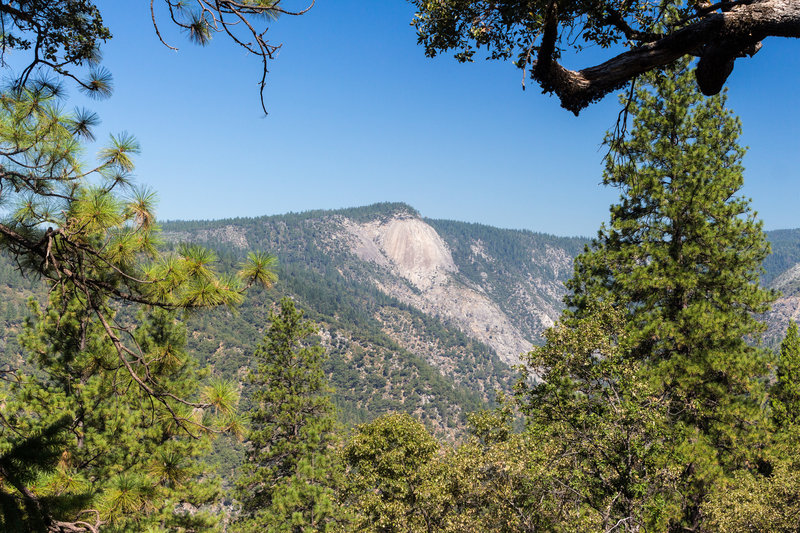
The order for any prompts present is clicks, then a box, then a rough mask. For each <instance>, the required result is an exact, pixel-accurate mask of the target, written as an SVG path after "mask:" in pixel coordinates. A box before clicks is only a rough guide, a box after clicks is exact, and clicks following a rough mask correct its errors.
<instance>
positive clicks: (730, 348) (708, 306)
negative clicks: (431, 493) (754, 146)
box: [528, 62, 773, 531]
mask: <svg viewBox="0 0 800 533" xmlns="http://www.w3.org/2000/svg"><path fill="white" fill-rule="evenodd" d="M643 82H644V83H642V84H640V85H639V88H638V90H637V91H636V98H635V99H634V100H633V102H632V103H631V104H630V107H629V108H628V112H629V113H630V116H631V117H632V121H631V125H630V126H631V129H630V132H629V133H628V134H627V135H625V136H614V137H610V141H609V142H610V143H611V144H610V153H609V156H608V159H607V163H606V170H605V174H604V181H605V183H606V184H607V185H611V186H615V187H618V188H619V189H620V193H621V197H620V202H619V203H618V204H616V205H614V206H612V208H611V222H610V225H609V226H608V227H605V226H604V227H603V228H602V229H601V230H600V232H599V234H598V237H597V239H596V240H595V241H594V242H593V244H592V246H591V248H590V249H587V250H586V252H585V253H584V254H583V255H581V256H579V257H578V258H577V259H576V262H575V275H574V277H573V279H572V280H571V281H570V282H569V284H568V287H569V289H570V290H571V294H570V295H569V296H568V297H567V298H566V303H567V304H568V305H569V306H570V308H571V309H570V310H569V311H568V312H567V313H566V314H565V316H564V318H563V319H562V324H563V325H564V326H565V327H568V328H569V327H574V326H576V325H578V324H581V323H582V322H583V321H585V320H591V319H592V317H593V316H595V315H596V314H597V312H598V309H599V308H600V309H601V308H603V307H604V306H612V307H615V308H618V309H620V310H622V323H623V325H622V326H621V327H622V333H624V335H621V334H620V333H614V332H609V333H611V334H612V336H611V337H610V338H611V339H614V342H615V343H617V342H619V341H620V340H621V339H623V338H624V343H622V344H619V345H618V346H614V347H613V348H614V351H616V352H617V354H618V355H617V356H616V357H615V358H617V359H618V360H619V361H620V363H621V364H623V366H622V367H620V368H627V370H626V372H629V373H631V379H633V380H634V381H633V384H632V385H629V386H634V387H635V388H641V394H644V396H641V395H640V394H638V393H637V394H636V395H634V396H627V395H626V397H628V398H629V399H631V398H636V397H638V398H639V400H637V401H636V402H634V403H633V404H629V405H627V406H626V407H625V410H628V409H634V411H633V412H636V411H637V410H638V409H639V408H640V407H642V406H643V405H644V404H642V403H641V400H642V399H645V400H646V399H647V398H652V399H656V400H658V402H657V403H656V404H655V405H657V406H659V407H658V408H657V412H663V413H664V414H665V416H666V420H665V421H664V422H661V423H659V427H661V428H662V429H663V430H664V431H665V432H664V433H663V434H662V435H658V434H655V435H650V436H649V437H648V439H652V441H653V442H657V443H663V445H665V446H666V448H665V451H664V455H663V461H664V464H663V465H661V466H658V459H657V458H653V459H652V460H653V461H655V462H654V466H656V467H658V470H663V469H666V470H668V471H670V472H672V474H674V476H675V480H674V483H675V487H676V491H677V492H676V497H677V500H676V505H678V506H679V508H678V509H676V510H674V511H669V510H668V507H669V506H667V507H665V511H664V512H668V513H669V514H670V515H671V519H670V524H669V527H670V528H671V529H675V530H681V528H689V529H691V530H694V531H697V530H699V529H701V527H702V526H701V523H702V515H701V504H702V502H703V500H704V498H705V497H706V496H707V494H708V492H709V491H710V488H711V486H713V484H714V483H715V482H716V481H718V480H719V479H720V476H724V475H728V474H730V473H732V472H734V471H736V470H737V469H740V468H745V467H747V466H748V465H750V464H753V462H754V457H753V456H752V455H753V453H756V452H757V451H758V447H757V446H753V444H755V443H757V442H760V441H761V439H760V437H759V433H758V431H759V428H763V425H762V424H761V422H762V419H763V411H762V409H761V405H762V402H763V399H764V390H763V386H762V383H763V376H765V374H766V369H767V366H766V357H765V355H764V352H763V351H761V350H759V349H758V348H757V347H754V346H752V345H750V344H748V340H752V339H755V338H756V336H757V334H758V333H759V332H760V331H761V330H762V326H761V324H760V323H759V322H758V321H757V319H756V318H754V315H755V314H757V313H762V312H764V311H765V310H766V309H767V306H768V303H769V302H770V301H771V299H772V298H773V294H771V293H770V292H768V291H765V290H764V289H762V288H761V287H759V285H758V274H759V272H760V265H761V261H762V260H763V259H764V257H766V255H767V254H768V252H769V246H768V243H767V242H766V239H765V236H764V233H763V232H762V230H761V224H760V223H759V222H757V221H756V220H755V215H754V213H752V211H750V209H749V206H748V201H747V200H746V199H744V198H742V197H739V196H736V195H737V192H738V190H739V188H740V187H741V185H742V171H743V169H742V166H741V158H742V156H743V153H744V150H743V149H742V148H741V147H740V146H739V145H738V144H737V138H738V136H739V133H740V129H741V128H740V124H739V121H738V120H737V119H736V118H734V117H733V116H732V115H731V113H730V111H728V110H727V109H725V107H724V103H725V98H724V95H721V96H716V97H713V98H704V97H703V96H702V95H700V94H699V93H698V92H697V91H696V89H695V88H694V85H693V83H692V80H691V71H690V69H689V68H688V64H687V63H686V62H682V63H680V64H678V65H677V66H676V67H675V68H673V69H670V70H668V71H666V72H665V73H664V74H663V75H649V76H648V77H647V78H646V79H645V80H643ZM598 306H600V307H598ZM559 340H560V336H555V337H553V338H552V339H551V338H550V337H548V345H546V346H545V348H543V350H544V351H539V352H538V353H539V354H540V356H537V355H536V353H537V352H534V356H533V357H532V359H531V362H532V369H534V370H539V371H542V368H541V367H537V366H536V365H537V364H541V363H543V364H545V368H544V372H545V375H546V378H545V380H544V382H543V383H542V384H540V385H539V386H538V387H534V388H533V394H531V395H530V398H532V400H533V401H532V402H531V403H530V404H529V406H528V407H529V408H530V410H531V412H532V411H534V410H536V409H537V408H542V407H544V406H547V405H552V402H554V401H556V400H557V399H559V398H571V397H570V396H569V394H567V395H563V394H561V393H560V392H559V390H561V389H559V390H554V391H552V394H544V395H542V394H539V392H537V391H547V389H548V388H553V387H561V386H562V385H563V390H562V392H568V391H569V390H573V391H574V392H575V393H581V394H585V395H586V397H585V402H589V403H591V398H592V395H596V394H600V393H601V391H602V390H603V387H604V385H603V383H604V381H603V380H606V383H607V384H611V383H621V382H622V380H623V376H622V375H619V374H616V371H615V373H614V374H612V375H609V376H605V377H602V376H586V375H585V374H584V375H581V374H579V373H577V372H578V370H581V369H582V368H584V367H585V368H593V367H595V366H597V365H602V364H605V362H606V358H607V357H608V356H609V353H608V352H607V351H597V350H591V349H590V350H583V349H581V350H579V351H577V352H576V353H575V354H572V355H570V356H569V357H573V356H574V357H576V358H578V361H577V362H576V363H574V364H572V368H566V369H565V372H562V373H561V374H560V375H561V377H562V378H563V381H562V382H558V381H557V380H552V378H551V377H550V375H549V374H548V372H549V371H551V370H552V369H553V368H555V367H556V366H557V365H558V363H556V362H555V361H553V360H552V359H551V358H550V359H548V357H546V356H547V353H548V352H552V353H558V351H559V350H566V353H571V352H569V348H568V345H566V346H565V345H559V344H558V341H559ZM564 357H567V356H566V355H564ZM581 371H582V370H581ZM626 379H627V378H626ZM598 386H599V387H600V388H599V389H598ZM632 392H633V391H631V392H630V393H631V394H632ZM579 403H580V402H579ZM662 409H663V410H662ZM601 412H602V411H601ZM643 421H644V420H643V419H641V418H640V417H634V418H633V419H632V420H631V423H632V424H633V426H632V428H637V427H640V424H641V423H642V422H643ZM667 430H668V431H667ZM642 445H643V446H645V447H644V448H642V449H643V450H650V448H648V446H649V444H647V443H644V442H643V443H642ZM648 453H650V452H649V451H648ZM621 458H622V457H620V459H621ZM620 466H621V465H618V467H620ZM649 472H650V474H648V475H652V473H653V472H654V471H653V470H650V471H649ZM646 479H647V478H644V479H643V481H644V480H646ZM651 480H652V478H651ZM603 490H605V489H603Z"/></svg>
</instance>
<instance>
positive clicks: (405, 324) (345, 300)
mask: <svg viewBox="0 0 800 533" xmlns="http://www.w3.org/2000/svg"><path fill="white" fill-rule="evenodd" d="M162 227H163V231H162V239H163V240H164V241H165V243H166V246H167V247H176V246H178V245H179V243H182V242H197V243H200V244H204V245H207V246H209V247H210V248H212V249H214V250H216V252H217V253H218V255H219V256H220V258H221V260H222V263H223V265H226V267H227V268H229V269H231V270H233V269H234V268H235V267H236V265H237V264H238V263H239V261H241V259H242V258H243V257H244V255H245V254H246V253H247V252H248V251H250V250H264V251H268V252H270V253H273V254H275V255H276V256H277V257H278V262H279V272H278V274H279V281H278V283H277V284H276V286H275V287H273V288H272V289H269V290H262V289H259V290H258V291H255V292H254V293H252V294H251V295H250V296H249V297H248V298H247V299H246V300H245V303H244V304H243V305H242V306H241V307H240V308H239V309H238V310H237V311H235V312H234V311H231V310H228V309H216V310H211V311H202V312H198V313H194V314H190V315H188V316H187V317H186V320H187V324H188V326H189V327H188V331H189V349H190V351H191V352H193V353H194V354H195V355H196V356H197V357H198V358H199V359H200V360H201V362H205V363H210V364H211V365H212V368H213V370H212V371H213V372H215V373H218V374H220V375H222V376H226V377H232V378H236V379H239V378H241V377H242V376H243V375H244V373H245V369H246V368H247V367H248V365H249V364H250V356H251V354H252V353H253V350H254V349H255V346H256V344H257V343H258V341H259V339H260V338H261V337H262V335H263V331H264V326H265V323H266V317H267V313H268V310H269V309H270V307H271V306H272V305H273V304H274V302H276V301H278V300H279V299H280V298H281V297H282V296H286V295H289V296H291V297H293V298H294V299H295V300H296V301H297V302H298V305H299V306H300V307H301V308H302V309H304V310H305V311H306V313H307V315H308V316H309V317H310V318H312V319H313V320H315V321H316V322H317V323H319V324H320V326H321V328H322V329H321V333H320V339H321V342H322V343H323V345H325V346H326V348H327V349H328V351H329V352H330V353H331V358H330V359H329V361H328V363H327V368H326V370H327V373H328V374H329V375H330V376H331V380H332V383H333V385H334V387H335V388H336V390H337V394H336V396H335V401H336V403H337V406H338V409H339V412H340V416H341V418H342V419H343V420H344V421H345V422H346V423H354V422H361V421H364V420H368V419H371V418H373V417H374V416H376V415H379V414H381V413H384V412H389V411H407V412H411V413H416V414H417V415H419V416H420V417H421V418H422V419H423V420H425V421H426V422H427V423H428V424H429V425H430V426H431V427H432V428H435V429H438V431H439V432H440V433H441V434H443V435H449V436H451V437H453V436H455V435H456V433H457V432H458V428H460V427H463V420H464V419H463V416H464V414H465V413H466V412H469V411H472V410H476V409H478V408H480V407H481V406H483V405H485V403H486V402H487V401H491V400H492V399H493V398H494V394H495V391H497V390H508V389H509V388H510V386H511V384H512V383H513V381H514V379H515V372H514V370H513V369H512V368H511V365H513V364H516V362H517V361H518V359H517V356H518V355H519V354H520V353H522V352H525V351H527V350H528V349H529V348H530V346H531V345H532V344H533V343H538V342H539V341H540V337H539V334H540V333H541V332H542V331H543V330H544V329H545V328H546V327H548V326H550V325H551V324H552V323H553V321H554V320H556V319H557V317H558V315H559V314H560V312H561V310H562V309H563V304H562V302H561V300H562V298H563V296H564V294H565V289H564V287H563V283H564V281H566V280H567V279H568V278H569V277H570V276H571V275H572V260H573V259H574V257H575V256H576V255H577V254H578V253H580V252H581V251H582V250H583V247H584V245H585V243H586V242H587V241H588V239H586V238H577V237H575V238H565V237H556V236H551V235H545V234H540V233H534V232H530V231H520V230H506V229H499V228H495V227H491V226H486V225H482V224H473V223H464V222H455V221H448V220H433V219H426V218H423V217H422V216H421V215H420V214H419V213H418V212H417V211H416V210H415V209H413V208H412V207H410V206H408V205H405V204H401V203H383V204H376V205H372V206H366V207H361V208H352V209H342V210H335V211H322V210H320V211H309V212H305V213H290V214H286V215H275V216H265V217H259V218H237V219H227V220H219V221H169V222H166V223H164V224H163V226H162ZM768 236H769V238H770V240H771V241H772V244H773V254H772V255H771V256H770V257H769V258H768V259H767V261H766V262H765V265H764V266H765V273H764V276H763V279H764V281H765V282H766V283H768V284H769V285H770V286H773V287H775V288H777V289H778V290H780V291H782V293H783V294H784V296H783V297H782V298H781V299H779V300H778V302H776V304H775V305H774V307H773V311H771V312H770V313H769V314H768V315H767V317H766V318H767V320H768V323H769V325H770V329H769V331H768V334H767V335H768V337H769V338H779V337H781V336H782V335H783V332H784V331H785V328H786V324H787V323H788V320H789V319H790V318H792V317H794V318H795V319H797V315H798V309H800V270H798V269H800V266H798V265H799V264H800V230H780V231H773V232H769V233H768ZM0 266H2V270H0V272H2V274H3V276H2V283H0V290H2V291H3V292H2V294H3V295H4V301H3V307H2V313H3V317H4V326H5V327H4V328H3V332H2V335H0V343H2V347H3V351H4V353H5V356H6V357H15V358H18V357H19V356H20V354H19V347H18V344H17V342H16V335H17V333H18V332H19V331H20V325H21V323H22V316H23V315H24V314H25V312H26V305H25V299H26V298H27V297H29V296H31V295H35V294H36V293H37V290H36V287H37V282H36V280H30V279H28V280H26V279H23V278H21V277H20V276H19V275H17V274H16V271H15V270H14V267H13V265H12V264H11V263H10V262H7V261H6V260H4V261H2V265H0Z"/></svg>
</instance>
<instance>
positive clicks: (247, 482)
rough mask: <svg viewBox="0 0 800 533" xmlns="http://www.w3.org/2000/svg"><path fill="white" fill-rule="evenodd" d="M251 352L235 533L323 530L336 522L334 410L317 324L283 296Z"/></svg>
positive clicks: (326, 529)
mask: <svg viewBox="0 0 800 533" xmlns="http://www.w3.org/2000/svg"><path fill="white" fill-rule="evenodd" d="M269 321H270V326H269V329H268V331H267V333H266V335H265V337H264V340H263V341H262V343H261V344H260V345H259V347H258V348H257V349H256V351H255V353H254V358H255V359H256V362H257V367H256V369H255V370H254V371H253V372H252V373H251V374H250V383H251V384H252V385H253V393H252V403H253V404H254V408H253V410H252V411H251V412H250V413H249V417H250V420H251V424H252V429H251V430H250V432H249V434H248V437H247V441H248V442H247V446H248V451H247V459H248V461H247V463H246V464H245V465H244V467H243V473H242V475H241V477H240V478H239V480H238V481H237V493H238V498H239V501H240V502H241V507H242V514H241V519H240V520H239V522H238V523H237V524H236V525H235V528H234V529H236V530H237V531H242V532H249V531H252V532H263V531H269V532H280V531H287V532H312V531H329V530H331V529H332V528H333V526H334V524H335V523H337V522H338V521H339V519H340V515H339V512H338V511H337V508H336V503H335V495H334V487H335V483H336V462H335V454H334V448H333V445H334V437H335V434H334V431H333V430H334V425H335V414H334V408H333V404H332V403H331V400H330V392H331V391H330V389H329V387H328V384H327V378H326V376H325V373H324V372H323V370H322V362H323V360H324V358H325V351H324V349H323V348H322V346H320V345H319V344H318V343H315V342H313V339H312V336H313V335H315V334H316V332H317V329H316V326H315V325H314V324H313V323H311V322H310V321H307V320H304V319H303V313H302V311H300V310H298V309H297V308H296V307H295V305H294V302H292V300H291V299H289V298H284V299H283V300H281V302H280V310H279V311H278V312H277V313H276V312H271V313H270V316H269Z"/></svg>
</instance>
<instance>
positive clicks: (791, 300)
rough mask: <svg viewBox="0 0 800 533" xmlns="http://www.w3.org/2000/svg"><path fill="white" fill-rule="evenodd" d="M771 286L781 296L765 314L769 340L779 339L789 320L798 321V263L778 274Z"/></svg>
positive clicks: (799, 276)
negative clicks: (779, 292)
mask: <svg viewBox="0 0 800 533" xmlns="http://www.w3.org/2000/svg"><path fill="white" fill-rule="evenodd" d="M771 288H773V289H776V290H779V291H781V297H780V298H778V299H777V300H776V301H775V303H773V304H772V309H770V310H769V311H768V312H767V314H766V316H765V317H764V320H765V322H766V323H767V332H766V335H765V337H766V338H767V339H768V340H769V341H779V340H780V339H782V338H783V336H784V335H785V334H786V328H788V327H789V322H790V321H794V322H800V263H797V264H796V265H794V266H793V267H792V268H790V269H789V270H787V271H786V272H784V273H783V274H781V275H780V276H778V277H777V278H776V279H775V281H773V282H772V283H771Z"/></svg>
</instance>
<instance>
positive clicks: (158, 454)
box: [0, 284, 233, 531]
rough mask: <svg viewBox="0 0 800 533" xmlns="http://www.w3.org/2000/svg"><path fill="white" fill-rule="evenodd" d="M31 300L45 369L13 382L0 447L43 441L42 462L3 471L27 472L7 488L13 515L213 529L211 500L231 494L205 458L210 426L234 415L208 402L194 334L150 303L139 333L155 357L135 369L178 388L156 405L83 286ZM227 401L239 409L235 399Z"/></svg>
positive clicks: (33, 350) (26, 342)
mask: <svg viewBox="0 0 800 533" xmlns="http://www.w3.org/2000/svg"><path fill="white" fill-rule="evenodd" d="M32 307H33V308H34V309H33V311H34V319H33V320H29V323H28V325H27V326H26V330H25V332H24V334H23V335H22V337H21V344H22V345H23V347H24V348H25V349H26V350H27V352H28V353H29V354H30V356H31V363H32V364H33V365H34V367H35V372H33V373H31V374H28V375H25V374H21V375H18V380H17V381H16V382H15V383H14V385H13V386H12V387H11V388H10V389H7V390H6V393H7V397H6V400H7V401H6V405H5V411H6V412H7V413H9V415H10V416H9V417H8V418H7V419H6V420H5V424H4V426H5V427H4V433H3V436H2V439H0V445H1V446H2V449H3V450H8V451H6V453H5V455H4V457H8V454H9V452H13V453H18V452H14V450H15V449H16V448H19V443H18V441H20V438H21V437H24V439H25V440H24V442H31V441H35V440H36V439H37V438H38V440H39V441H40V442H38V443H36V442H34V443H32V444H30V447H31V450H30V452H31V453H33V454H34V455H36V456H38V457H39V463H35V462H34V463H30V462H29V463H28V464H27V465H22V466H23V468H19V467H17V468H16V469H15V467H14V465H13V464H12V465H11V468H6V469H4V471H5V472H4V475H3V477H4V478H6V479H13V478H15V477H16V478H20V481H21V483H20V484H18V485H17V484H13V485H12V487H13V488H12V487H8V489H12V490H6V487H4V488H3V489H0V490H2V492H3V493H4V494H3V496H4V498H5V499H7V500H9V501H14V500H17V501H20V502H22V504H23V505H22V507H24V508H25V512H24V513H21V514H20V513H16V514H15V513H13V512H11V510H12V509H13V508H11V507H10V508H9V513H8V514H6V516H5V518H4V520H5V521H9V520H12V521H13V520H17V521H19V520H22V521H24V522H27V523H36V522H37V521H38V522H42V523H44V524H45V525H48V526H50V527H55V526H57V525H58V524H62V525H63V524H70V523H71V524H73V525H74V526H75V527H77V525H76V524H79V523H80V522H85V523H89V524H94V525H95V526H98V525H100V524H102V525H103V530H104V531H142V530H145V529H147V528H148V527H149V528H155V529H157V530H158V529H162V530H163V529H166V530H174V529H176V528H181V527H186V528H202V529H205V530H210V529H213V527H214V526H215V524H216V522H217V519H216V518H215V517H213V516H212V515H211V514H210V513H208V512H203V511H202V508H203V507H204V506H207V505H209V504H211V503H215V502H216V501H218V498H219V497H220V495H221V494H220V491H219V487H218V483H217V481H216V479H215V477H214V475H213V473H212V472H210V471H209V470H210V469H209V468H208V466H207V465H206V464H205V463H204V462H203V461H202V460H201V458H202V456H203V455H204V454H206V453H207V451H208V449H209V445H210V440H209V434H208V432H207V430H206V428H207V427H209V426H212V425H215V426H217V427H222V426H224V425H225V424H226V423H227V419H226V420H224V421H222V420H220V421H219V422H220V423H218V421H216V420H211V417H212V414H211V411H212V410H213V409H210V408H211V407H212V406H211V405H210V404H208V405H207V406H206V407H205V408H203V407H201V406H202V405H203V403H202V402H203V401H205V398H201V397H200V395H201V390H200V386H199V379H200V377H201V374H200V373H199V372H198V369H197V365H196V363H195V362H194V361H193V360H192V359H191V357H190V356H189V355H188V354H187V353H186V352H185V349H184V347H185V342H186V332H185V330H184V329H183V327H182V326H181V325H180V324H179V323H178V322H177V321H176V320H175V317H174V313H172V312H168V311H165V310H159V309H155V310H152V311H151V312H150V313H144V312H140V313H139V316H138V320H137V321H138V322H139V323H140V325H139V327H138V328H136V330H135V331H131V332H129V333H130V335H131V336H132V338H133V342H135V343H136V345H137V346H139V347H140V349H141V352H142V353H143V354H145V355H144V356H145V357H146V358H147V361H146V362H144V361H143V362H134V365H135V368H134V371H135V372H141V371H142V368H143V367H144V365H145V364H146V365H147V368H148V372H149V374H150V376H149V378H150V379H151V380H152V382H153V383H158V384H159V386H160V387H161V390H162V391H169V394H170V395H172V398H171V399H170V400H168V401H166V402H157V401H151V399H149V398H148V394H147V393H145V392H144V391H143V390H142V389H141V388H140V387H138V386H137V384H136V383H135V382H134V379H133V378H132V377H131V373H130V372H127V371H126V369H124V368H123V367H122V365H121V364H120V362H119V359H118V357H117V352H116V349H115V347H114V346H113V343H112V342H111V341H110V339H109V338H108V336H107V335H106V334H105V330H104V328H103V326H102V325H101V324H99V322H98V320H97V319H96V318H95V317H94V315H93V314H92V313H91V311H89V310H87V309H86V307H85V305H84V303H83V302H82V301H81V298H80V293H79V292H78V293H76V292H75V290H74V287H71V286H70V285H69V284H65V285H64V286H62V287H56V288H54V290H53V291H52V292H51V296H50V302H49V305H48V307H47V308H46V309H45V310H40V309H39V308H38V305H36V304H32ZM184 398H185V399H186V400H183V399H184ZM189 400H194V403H193V404H191V405H190V404H189V403H187V402H188V401H189ZM217 407H220V406H217ZM221 407H222V408H223V409H224V410H225V412H226V414H229V413H230V411H231V409H232V407H233V406H231V405H226V406H221ZM64 420H66V423H63V421H64ZM59 427H60V428H61V430H60V431H58V432H57V433H55V434H53V435H52V436H51V438H50V439H49V440H47V441H45V440H43V438H42V437H41V436H43V435H47V434H48V432H51V431H52V428H59ZM43 450H44V452H45V453H42V451H43ZM48 450H50V452H49V453H48V452H47V451H48ZM48 458H49V459H48ZM2 462H3V460H2V459H0V463H2ZM17 472H20V473H22V474H24V475H23V476H19V475H17ZM18 507H19V506H18ZM37 507H38V509H36V511H37V512H36V513H34V512H32V510H33V508H37ZM190 508H193V509H194V510H193V511H192V512H188V509H190ZM90 509H92V510H93V511H91V512H90V511H89V510H90Z"/></svg>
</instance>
